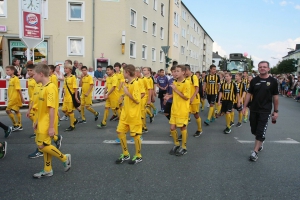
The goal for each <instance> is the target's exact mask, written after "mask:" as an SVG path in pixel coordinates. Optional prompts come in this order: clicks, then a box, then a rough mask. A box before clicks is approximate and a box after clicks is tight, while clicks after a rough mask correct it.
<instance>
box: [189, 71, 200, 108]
mask: <svg viewBox="0 0 300 200" xmlns="http://www.w3.org/2000/svg"><path fill="white" fill-rule="evenodd" d="M186 79H187V80H188V81H189V82H190V84H191V88H190V91H191V95H190V97H192V96H193V95H194V93H195V91H196V89H195V87H198V88H199V80H198V78H197V76H196V75H192V76H189V77H187V78H186ZM198 103H200V95H199V92H197V94H196V96H195V98H194V100H193V102H192V104H198Z"/></svg>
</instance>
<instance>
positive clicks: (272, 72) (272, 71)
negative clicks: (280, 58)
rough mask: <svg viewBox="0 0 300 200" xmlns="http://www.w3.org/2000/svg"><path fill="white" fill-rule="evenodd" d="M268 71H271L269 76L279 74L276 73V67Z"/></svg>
mask: <svg viewBox="0 0 300 200" xmlns="http://www.w3.org/2000/svg"><path fill="white" fill-rule="evenodd" d="M270 71H271V72H270V73H271V74H279V72H278V67H277V66H275V67H272V68H271V70H270Z"/></svg>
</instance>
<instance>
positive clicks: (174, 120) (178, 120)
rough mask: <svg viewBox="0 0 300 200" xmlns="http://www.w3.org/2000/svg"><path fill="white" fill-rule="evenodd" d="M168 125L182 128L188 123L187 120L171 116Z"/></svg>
mask: <svg viewBox="0 0 300 200" xmlns="http://www.w3.org/2000/svg"><path fill="white" fill-rule="evenodd" d="M169 123H170V124H175V126H176V127H184V126H187V125H188V123H189V118H179V117H173V116H172V114H171V119H170V121H169Z"/></svg>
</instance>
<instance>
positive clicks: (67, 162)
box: [64, 154, 71, 172]
mask: <svg viewBox="0 0 300 200" xmlns="http://www.w3.org/2000/svg"><path fill="white" fill-rule="evenodd" d="M66 156H67V160H66V162H64V169H65V172H67V171H69V170H70V169H71V154H66Z"/></svg>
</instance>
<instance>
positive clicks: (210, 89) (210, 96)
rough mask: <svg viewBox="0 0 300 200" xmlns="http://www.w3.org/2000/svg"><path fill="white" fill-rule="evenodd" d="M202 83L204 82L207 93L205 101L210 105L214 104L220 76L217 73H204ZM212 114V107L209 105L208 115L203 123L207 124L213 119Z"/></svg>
mask: <svg viewBox="0 0 300 200" xmlns="http://www.w3.org/2000/svg"><path fill="white" fill-rule="evenodd" d="M204 83H205V84H206V88H205V92H206V94H207V97H206V98H207V101H208V103H209V104H210V105H214V104H215V102H216V100H217V95H218V92H219V84H220V77H219V75H217V74H214V75H211V74H209V75H206V76H205V78H204ZM213 114H214V107H212V106H211V107H209V111H208V116H207V119H206V120H205V122H204V123H205V124H206V125H209V123H210V121H211V120H212V121H214V118H213V117H212V116H213Z"/></svg>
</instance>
